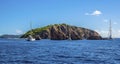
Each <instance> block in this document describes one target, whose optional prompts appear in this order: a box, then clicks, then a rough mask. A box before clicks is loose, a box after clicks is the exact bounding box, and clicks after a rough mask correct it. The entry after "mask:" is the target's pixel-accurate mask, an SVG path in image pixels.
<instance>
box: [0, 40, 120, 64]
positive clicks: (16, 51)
mask: <svg viewBox="0 0 120 64" xmlns="http://www.w3.org/2000/svg"><path fill="white" fill-rule="evenodd" d="M0 64H120V39H114V40H73V41H70V40H60V41H58V40H40V41H34V42H29V41H25V40H24V39H0Z"/></svg>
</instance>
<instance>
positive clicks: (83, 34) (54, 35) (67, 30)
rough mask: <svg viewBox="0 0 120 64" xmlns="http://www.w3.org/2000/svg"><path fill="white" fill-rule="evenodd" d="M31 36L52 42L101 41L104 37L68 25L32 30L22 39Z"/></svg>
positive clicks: (85, 29) (94, 32) (91, 31)
mask: <svg viewBox="0 0 120 64" xmlns="http://www.w3.org/2000/svg"><path fill="white" fill-rule="evenodd" d="M30 34H32V36H33V37H34V38H36V40H39V38H41V39H51V40H66V39H69V38H71V40H82V39H87V40H101V39H102V37H101V36H100V35H99V34H98V33H97V32H96V31H93V30H90V29H87V28H82V27H76V26H71V25H68V24H54V25H48V26H45V27H41V28H36V29H32V30H30V31H28V32H26V33H25V34H24V35H22V37H21V38H27V37H28V36H29V35H30Z"/></svg>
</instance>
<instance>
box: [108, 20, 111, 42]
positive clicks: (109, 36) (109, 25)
mask: <svg viewBox="0 0 120 64" xmlns="http://www.w3.org/2000/svg"><path fill="white" fill-rule="evenodd" d="M108 39H109V40H110V39H112V25H111V20H110V25H109V38H108Z"/></svg>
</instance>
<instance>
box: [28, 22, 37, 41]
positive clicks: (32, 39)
mask: <svg viewBox="0 0 120 64" xmlns="http://www.w3.org/2000/svg"><path fill="white" fill-rule="evenodd" d="M30 28H31V34H30V35H29V36H28V38H27V41H35V38H34V37H33V36H32V33H33V29H32V23H30Z"/></svg>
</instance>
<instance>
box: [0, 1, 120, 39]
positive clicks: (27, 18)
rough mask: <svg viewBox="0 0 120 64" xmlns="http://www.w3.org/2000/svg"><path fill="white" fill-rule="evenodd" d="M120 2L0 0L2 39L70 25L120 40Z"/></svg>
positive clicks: (0, 30) (0, 33) (0, 32)
mask: <svg viewBox="0 0 120 64" xmlns="http://www.w3.org/2000/svg"><path fill="white" fill-rule="evenodd" d="M119 3H120V1H119V0H0V35H2V34H22V33H25V32H26V31H28V30H30V26H29V25H30V22H32V26H33V28H37V27H42V26H46V25H49V24H56V23H57V24H58V23H67V24H70V25H75V26H79V27H85V28H89V29H92V30H96V31H97V32H99V33H100V34H101V35H102V36H103V37H107V36H108V28H109V20H110V19H111V21H112V30H113V37H120V26H119V24H120V14H119V11H120V4H119Z"/></svg>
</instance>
